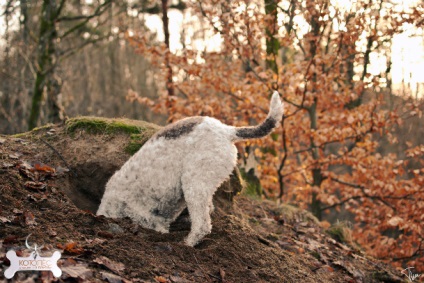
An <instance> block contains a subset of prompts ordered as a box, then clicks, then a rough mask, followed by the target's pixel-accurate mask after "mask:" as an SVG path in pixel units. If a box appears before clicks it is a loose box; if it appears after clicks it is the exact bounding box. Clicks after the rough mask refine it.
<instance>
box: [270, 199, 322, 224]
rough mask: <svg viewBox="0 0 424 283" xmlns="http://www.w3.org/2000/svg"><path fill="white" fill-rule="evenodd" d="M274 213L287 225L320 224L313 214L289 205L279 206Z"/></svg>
mask: <svg viewBox="0 0 424 283" xmlns="http://www.w3.org/2000/svg"><path fill="white" fill-rule="evenodd" d="M274 212H275V214H276V215H280V216H281V217H282V218H283V219H284V220H285V221H286V222H287V223H294V222H309V223H314V224H319V220H318V219H317V218H316V217H315V216H314V215H313V214H312V213H311V212H309V211H307V210H304V209H302V208H299V207H296V206H294V205H290V204H287V203H283V204H280V205H278V207H277V208H276V209H275V211H274Z"/></svg>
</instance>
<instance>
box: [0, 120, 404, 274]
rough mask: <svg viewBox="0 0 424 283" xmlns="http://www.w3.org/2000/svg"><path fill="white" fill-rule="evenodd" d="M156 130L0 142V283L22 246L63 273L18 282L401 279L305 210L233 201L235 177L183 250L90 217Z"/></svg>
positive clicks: (102, 124) (104, 128) (121, 222)
mask: <svg viewBox="0 0 424 283" xmlns="http://www.w3.org/2000/svg"><path fill="white" fill-rule="evenodd" d="M158 129H159V127H158V126H156V125H152V124H149V123H143V122H136V121H130V120H122V119H121V120H111V119H100V118H78V119H72V120H69V121H68V122H67V123H66V125H48V126H45V127H43V128H40V129H36V130H34V131H32V132H30V133H26V134H22V135H19V136H13V137H9V136H8V137H0V156H1V159H0V280H4V277H3V271H4V269H5V268H7V266H8V265H9V264H10V263H9V262H8V259H7V258H6V257H5V253H6V251H8V250H10V249H15V250H17V253H18V255H21V256H22V255H25V254H26V253H27V251H26V250H25V244H24V243H25V239H26V237H27V236H28V235H29V234H31V236H30V238H29V241H30V242H36V243H37V244H38V245H44V248H43V250H42V252H41V255H49V254H51V253H52V252H53V250H60V251H61V252H62V259H61V260H60V261H59V264H60V266H61V269H62V270H63V275H62V276H61V277H60V278H59V279H55V278H54V277H52V274H51V273H50V272H18V273H17V274H16V275H15V279H14V280H16V282H18V281H23V280H26V281H25V282H32V281H35V282H50V281H53V282H85V281H89V282H401V279H402V278H400V277H399V275H400V273H399V272H397V271H396V270H393V269H391V268H390V267H388V266H387V265H385V264H382V263H379V262H376V261H374V260H372V259H369V258H367V257H366V256H365V255H363V254H361V252H359V251H357V250H355V249H353V248H351V247H348V246H347V245H344V244H342V243H339V242H336V241H335V240H333V239H332V238H331V237H329V236H327V235H326V234H325V233H324V232H323V231H322V229H321V228H320V227H319V225H318V223H317V222H316V221H313V217H312V216H310V215H309V214H308V213H307V212H303V211H300V210H297V209H295V208H293V207H289V206H284V205H277V204H275V203H272V202H266V201H259V200H253V199H250V198H248V197H243V196H238V197H235V198H234V202H233V197H234V195H235V194H237V192H238V191H240V189H241V184H240V180H239V177H238V174H237V172H236V171H235V173H234V174H233V176H232V177H231V179H230V180H229V181H227V182H226V184H224V185H223V186H222V187H221V188H220V190H219V192H218V193H217V196H216V199H215V200H214V201H215V203H216V206H217V209H216V211H215V212H214V213H213V215H212V223H213V230H212V233H211V234H210V235H208V236H207V237H206V238H205V239H204V241H202V242H201V243H200V244H199V245H198V246H196V247H195V248H192V247H187V246H185V245H184V244H182V240H183V239H184V237H185V236H186V235H187V234H188V232H189V229H190V223H189V222H188V221H187V217H186V216H184V215H182V216H181V217H180V218H179V220H178V221H177V223H175V224H174V225H173V227H172V230H171V233H169V234H160V233H157V232H155V231H152V230H148V229H144V228H142V227H140V226H138V225H136V224H134V223H132V222H131V220H130V219H107V218H105V217H103V216H101V217H98V216H95V215H94V214H93V213H92V212H93V211H95V210H96V208H97V206H98V204H99V201H100V199H101V196H102V194H103V190H104V185H105V183H106V182H107V180H108V179H109V177H110V176H111V175H112V174H113V172H114V171H115V170H117V169H118V168H119V167H120V166H121V165H122V164H123V163H124V162H125V160H127V159H128V158H129V156H130V155H131V154H132V153H133V152H135V151H136V150H137V149H138V148H139V147H140V146H141V145H142V144H143V143H144V142H145V141H146V140H147V139H148V138H149V137H150V136H151V135H152V134H153V133H154V132H155V131H157V130H158Z"/></svg>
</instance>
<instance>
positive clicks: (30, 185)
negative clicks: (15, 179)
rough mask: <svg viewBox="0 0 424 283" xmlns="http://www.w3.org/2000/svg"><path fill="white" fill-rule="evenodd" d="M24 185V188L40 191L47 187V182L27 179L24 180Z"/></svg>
mask: <svg viewBox="0 0 424 283" xmlns="http://www.w3.org/2000/svg"><path fill="white" fill-rule="evenodd" d="M24 186H25V188H27V189H31V190H33V191H42V190H44V189H45V188H46V187H47V184H46V183H43V182H37V181H27V182H25V184H24Z"/></svg>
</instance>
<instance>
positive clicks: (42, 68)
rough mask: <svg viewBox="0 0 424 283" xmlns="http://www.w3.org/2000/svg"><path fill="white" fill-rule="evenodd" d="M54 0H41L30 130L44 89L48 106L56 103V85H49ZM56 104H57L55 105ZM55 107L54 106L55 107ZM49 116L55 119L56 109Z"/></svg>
mask: <svg viewBox="0 0 424 283" xmlns="http://www.w3.org/2000/svg"><path fill="white" fill-rule="evenodd" d="M57 16H58V15H57V7H56V0H43V4H42V6H41V14H40V32H39V36H38V47H37V70H36V78H35V83H34V88H33V97H32V105H31V112H30V115H29V120H28V128H29V129H30V130H31V129H33V128H35V127H36V126H37V123H38V120H39V117H40V112H41V102H42V99H43V93H44V89H45V88H46V89H47V91H48V95H49V104H50V105H49V107H53V106H52V104H56V103H57V98H56V97H55V96H57V93H56V91H57V89H60V88H57V85H56V86H53V87H52V85H51V82H53V81H54V79H52V80H51V79H50V78H51V77H52V76H53V73H54V66H55V39H56V37H57V32H56V26H55V20H56V18H57ZM55 84H56V83H55ZM56 106H57V105H56ZM55 108H56V107H55ZM52 110H53V111H52V112H51V117H50V118H52V119H53V120H55V119H56V118H59V117H56V115H58V112H59V111H58V109H52Z"/></svg>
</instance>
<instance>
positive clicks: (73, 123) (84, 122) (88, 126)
mask: <svg viewBox="0 0 424 283" xmlns="http://www.w3.org/2000/svg"><path fill="white" fill-rule="evenodd" d="M65 125H66V130H67V131H68V132H70V133H73V132H75V131H76V130H86V131H88V132H91V133H103V134H111V133H117V132H121V133H127V134H140V133H142V132H144V131H147V130H154V131H155V132H156V131H157V130H159V129H160V127H159V126H157V125H155V124H152V123H148V122H145V121H138V120H130V119H125V118H119V119H110V118H101V117H77V118H72V119H69V120H67V121H66V124H65Z"/></svg>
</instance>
